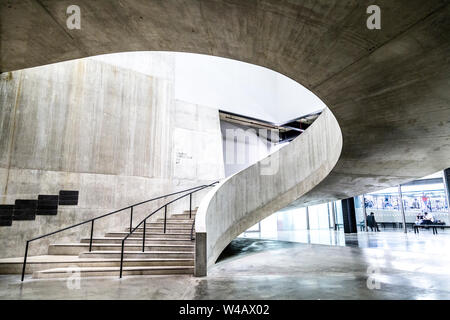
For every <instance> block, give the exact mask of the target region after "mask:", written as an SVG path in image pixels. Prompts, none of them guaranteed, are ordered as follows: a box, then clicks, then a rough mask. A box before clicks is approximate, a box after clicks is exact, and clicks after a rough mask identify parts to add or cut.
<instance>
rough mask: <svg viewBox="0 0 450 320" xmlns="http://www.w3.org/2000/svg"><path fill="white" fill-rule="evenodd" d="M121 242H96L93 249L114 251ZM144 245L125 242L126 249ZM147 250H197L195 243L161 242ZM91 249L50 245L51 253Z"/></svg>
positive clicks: (72, 245) (77, 252) (148, 246)
mask: <svg viewBox="0 0 450 320" xmlns="http://www.w3.org/2000/svg"><path fill="white" fill-rule="evenodd" d="M120 249H121V244H115V243H109V244H108V243H95V244H92V251H114V250H120ZM141 250H142V245H139V244H132V243H130V244H128V243H126V242H125V251H141ZM145 250H146V251H147V250H148V251H189V252H193V251H194V250H195V245H194V244H161V245H146V246H145ZM85 251H89V244H88V243H61V244H51V245H50V246H49V247H48V254H49V255H70V256H73V255H79V254H80V253H82V252H85Z"/></svg>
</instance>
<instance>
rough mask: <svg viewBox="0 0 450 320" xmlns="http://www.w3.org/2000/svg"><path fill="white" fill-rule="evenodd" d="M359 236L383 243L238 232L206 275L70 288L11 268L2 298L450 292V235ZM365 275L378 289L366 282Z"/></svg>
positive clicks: (427, 295) (444, 295)
mask: <svg viewBox="0 0 450 320" xmlns="http://www.w3.org/2000/svg"><path fill="white" fill-rule="evenodd" d="M311 232H312V233H314V232H315V231H311ZM359 236H363V237H368V238H369V239H372V240H374V241H372V242H371V243H373V244H376V243H382V244H384V246H380V245H377V246H372V247H366V248H360V247H356V246H354V245H353V246H351V247H348V246H325V245H315V244H302V243H292V242H284V241H274V240H260V239H253V240H252V239H236V240H234V241H233V242H232V243H231V244H230V246H229V247H228V248H227V251H228V257H226V258H224V259H222V260H221V261H220V262H218V263H217V264H216V265H215V266H214V267H212V268H211V269H210V272H209V275H208V277H205V278H194V277H192V276H141V277H125V278H123V279H122V280H119V279H118V278H116V277H107V278H90V279H81V282H80V289H69V288H68V282H67V280H31V279H30V278H27V279H26V281H25V282H24V283H23V284H21V283H20V281H19V278H18V276H16V275H15V276H0V299H199V300H201V299H450V271H448V269H447V267H446V266H447V265H448V263H449V262H450V254H447V253H446V250H445V248H446V247H447V246H448V244H449V242H450V234H440V235H438V236H433V235H427V234H421V235H420V236H418V237H416V239H415V240H414V239H412V240H411V243H412V242H415V243H416V244H415V246H409V247H414V250H409V249H408V246H405V245H403V244H402V243H401V242H402V241H403V242H404V239H402V236H401V235H398V234H393V233H385V232H383V233H372V234H370V233H369V234H365V235H363V234H361V235H351V236H350V239H357V238H358V237H359ZM408 236H409V235H408ZM403 237H404V235H403ZM375 240H376V241H375ZM413 240H414V241H413ZM430 241H431V242H430ZM406 243H408V241H406ZM386 244H387V245H388V246H387V247H386ZM431 248H432V250H431ZM437 252H439V253H440V254H438V253H437ZM369 267H372V270H375V272H376V273H375V274H371V273H370V269H368V268H369ZM368 271H369V273H368ZM369 276H372V277H373V278H371V279H369V282H370V283H373V282H372V280H373V279H376V280H378V281H379V283H380V289H373V290H371V289H369V288H368V286H367V283H368V277H369Z"/></svg>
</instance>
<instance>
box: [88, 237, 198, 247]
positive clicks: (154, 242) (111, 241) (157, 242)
mask: <svg viewBox="0 0 450 320" xmlns="http://www.w3.org/2000/svg"><path fill="white" fill-rule="evenodd" d="M81 243H89V239H82V240H81ZM92 243H93V244H95V243H102V244H104V243H105V244H121V243H122V238H115V239H93V240H92ZM126 243H127V244H141V245H142V238H140V239H133V238H128V239H127V241H126ZM145 244H146V245H149V246H155V245H156V246H157V245H160V244H186V245H189V244H193V242H192V241H191V240H182V239H180V240H178V239H173V240H172V239H170V240H147V237H146V239H145Z"/></svg>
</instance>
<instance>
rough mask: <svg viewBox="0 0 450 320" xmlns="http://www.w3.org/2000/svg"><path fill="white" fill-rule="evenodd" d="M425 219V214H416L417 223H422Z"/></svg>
mask: <svg viewBox="0 0 450 320" xmlns="http://www.w3.org/2000/svg"><path fill="white" fill-rule="evenodd" d="M422 221H423V215H422V214H420V213H418V214H417V216H416V224H421V223H422Z"/></svg>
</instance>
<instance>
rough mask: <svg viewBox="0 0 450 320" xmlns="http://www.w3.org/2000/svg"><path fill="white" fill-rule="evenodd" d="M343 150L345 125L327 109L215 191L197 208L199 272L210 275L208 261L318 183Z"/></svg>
mask: <svg viewBox="0 0 450 320" xmlns="http://www.w3.org/2000/svg"><path fill="white" fill-rule="evenodd" d="M341 149H342V134H341V130H340V128H339V125H338V123H337V121H336V119H335V117H334V115H333V114H332V113H331V111H330V110H329V109H326V110H325V111H324V112H323V113H322V114H321V115H320V116H319V118H318V119H317V120H316V121H315V122H314V123H313V124H312V125H311V127H310V128H308V129H307V130H306V131H305V132H304V133H303V134H302V135H300V136H299V137H298V138H296V139H295V140H293V141H292V142H291V143H290V144H288V145H287V146H285V147H283V148H281V149H279V150H278V151H277V152H275V153H273V154H271V155H269V156H268V157H267V158H265V159H263V160H261V161H259V162H257V163H256V164H254V165H252V166H250V167H248V168H246V169H244V170H242V171H240V172H238V173H236V174H235V175H233V176H231V177H229V178H228V179H226V180H225V181H223V182H221V183H220V184H219V185H218V186H217V187H215V188H214V189H213V190H211V191H210V192H209V193H208V194H207V195H206V196H205V197H204V198H203V200H202V202H201V203H200V206H199V209H198V211H197V220H196V224H195V230H196V236H195V239H196V257H195V275H196V276H204V275H206V272H207V266H208V265H211V264H213V263H214V262H215V261H216V259H217V258H218V256H219V255H220V253H221V252H222V250H223V249H224V248H225V247H226V246H227V245H228V244H229V243H230V241H231V240H233V239H234V238H236V237H237V236H238V235H239V234H241V233H242V232H244V231H245V230H246V229H248V228H249V227H251V226H252V225H254V224H255V223H257V222H258V221H260V220H262V219H264V218H265V217H267V216H269V215H270V214H272V213H274V212H275V211H277V210H279V209H281V208H283V207H285V206H287V205H288V204H290V203H291V202H293V201H294V200H296V199H298V198H299V197H301V196H302V195H304V194H305V193H307V192H308V191H310V190H311V189H313V188H314V187H315V186H317V185H318V184H319V183H320V182H321V181H322V180H323V179H324V178H325V177H326V176H327V175H328V174H329V173H330V171H331V170H332V169H333V167H334V166H335V164H336V163H337V161H338V159H339V156H340V154H341Z"/></svg>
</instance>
